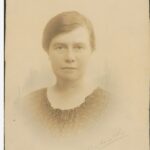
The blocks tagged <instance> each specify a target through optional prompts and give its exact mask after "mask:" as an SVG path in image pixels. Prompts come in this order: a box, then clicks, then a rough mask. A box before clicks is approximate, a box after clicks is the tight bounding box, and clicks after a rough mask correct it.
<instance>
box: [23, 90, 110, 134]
mask: <svg viewBox="0 0 150 150" xmlns="http://www.w3.org/2000/svg"><path fill="white" fill-rule="evenodd" d="M107 104H108V97H107V93H106V92H105V91H104V90H102V89H101V88H97V89H95V90H94V91H93V92H92V94H90V95H89V96H87V97H86V98H85V102H84V103H82V104H81V105H80V106H78V107H75V108H73V109H67V110H61V109H55V108H53V107H52V106H51V104H50V102H49V101H48V98H47V89H46V88H44V89H40V90H38V91H35V92H33V93H31V94H29V95H28V96H26V97H25V98H24V99H23V100H22V101H21V107H20V108H21V111H22V112H23V114H24V117H25V118H26V119H27V120H28V121H29V122H30V123H31V125H32V126H33V125H34V126H37V127H38V128H42V129H46V132H51V133H52V132H55V133H56V132H57V133H63V132H65V133H67V131H69V130H70V131H73V130H74V131H77V130H78V129H79V130H81V129H84V128H85V127H87V125H89V124H92V123H93V122H94V123H96V122H97V119H98V120H99V119H100V118H101V115H102V114H103V113H104V112H105V111H104V110H105V109H106V106H107Z"/></svg>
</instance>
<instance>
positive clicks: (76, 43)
mask: <svg viewBox="0 0 150 150" xmlns="http://www.w3.org/2000/svg"><path fill="white" fill-rule="evenodd" d="M91 53H92V49H91V45H90V40H89V34H88V31H87V29H86V28H84V27H78V28H76V29H74V30H72V31H70V32H67V33H62V34H59V35H57V36H55V37H54V38H53V39H52V41H51V43H50V46H49V52H48V55H49V58H50V61H51V64H52V68H53V71H54V73H55V75H56V78H57V79H63V80H78V79H80V78H81V77H83V75H84V74H85V71H86V67H87V65H88V61H89V58H90V56H91Z"/></svg>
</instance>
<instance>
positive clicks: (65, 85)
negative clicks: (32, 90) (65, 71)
mask: <svg viewBox="0 0 150 150" xmlns="http://www.w3.org/2000/svg"><path fill="white" fill-rule="evenodd" d="M84 85H85V80H84V79H83V78H82V79H80V80H74V81H72V80H71V81H70V80H61V79H59V80H57V82H56V84H55V89H57V90H58V91H62V92H63V91H68V92H69V91H71V90H75V89H81V88H82V87H83V86H84Z"/></svg>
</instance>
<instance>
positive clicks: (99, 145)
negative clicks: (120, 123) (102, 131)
mask: <svg viewBox="0 0 150 150" xmlns="http://www.w3.org/2000/svg"><path fill="white" fill-rule="evenodd" d="M126 136H127V134H125V133H123V131H122V130H121V129H118V130H117V131H116V132H115V133H114V134H112V135H111V136H108V137H105V138H103V139H101V140H100V141H99V142H98V143H97V144H96V145H92V146H90V147H88V149H87V150H100V149H102V148H105V147H107V146H109V145H110V144H112V143H114V142H116V141H118V140H121V139H122V138H124V137H126Z"/></svg>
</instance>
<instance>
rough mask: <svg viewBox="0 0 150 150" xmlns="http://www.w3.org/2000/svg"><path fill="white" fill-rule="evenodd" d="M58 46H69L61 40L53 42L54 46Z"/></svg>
mask: <svg viewBox="0 0 150 150" xmlns="http://www.w3.org/2000/svg"><path fill="white" fill-rule="evenodd" d="M57 46H67V45H66V44H65V43H60V42H56V43H54V44H53V47H57Z"/></svg>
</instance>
